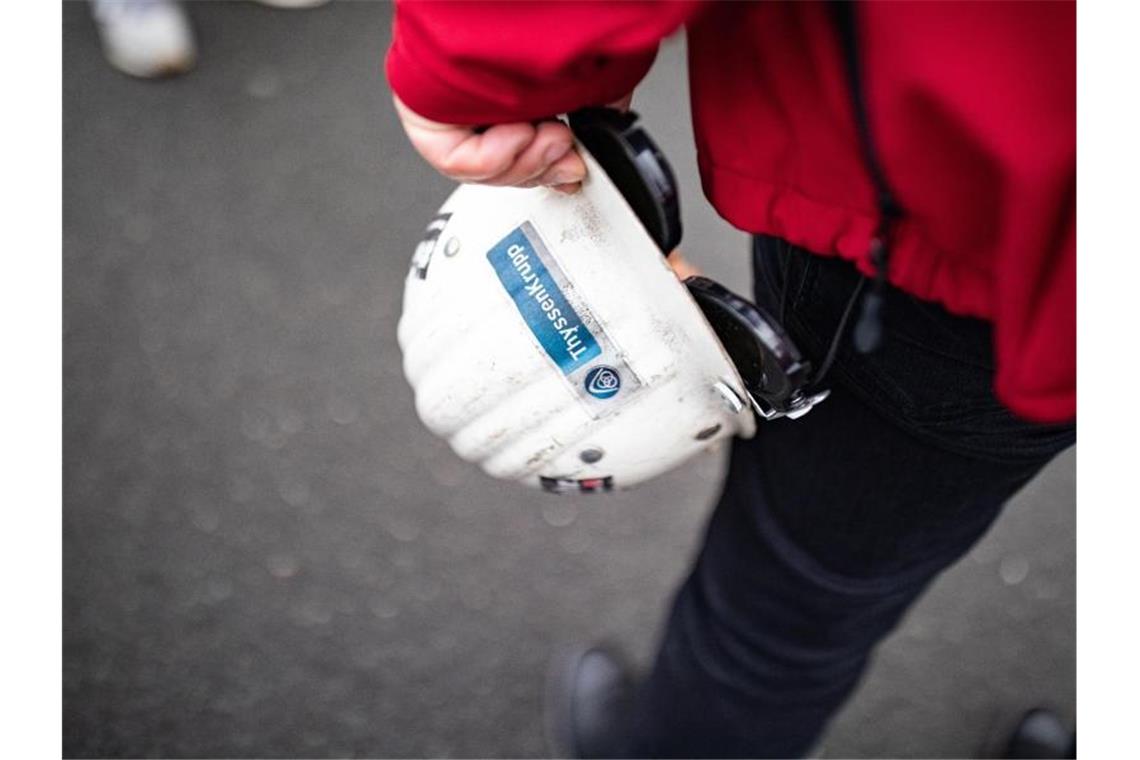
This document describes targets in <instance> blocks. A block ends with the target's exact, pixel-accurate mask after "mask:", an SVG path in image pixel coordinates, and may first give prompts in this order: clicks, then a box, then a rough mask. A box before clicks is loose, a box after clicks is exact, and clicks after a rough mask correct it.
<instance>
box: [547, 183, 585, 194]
mask: <svg viewBox="0 0 1140 760" xmlns="http://www.w3.org/2000/svg"><path fill="white" fill-rule="evenodd" d="M550 189H551V190H557V191H558V192H560V193H564V194H565V195H573V194H574V193H576V192H578V191H579V190H581V189H582V183H581V182H568V183H566V184H565V185H551V186H550Z"/></svg>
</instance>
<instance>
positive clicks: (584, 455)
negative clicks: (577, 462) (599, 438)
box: [578, 449, 606, 464]
mask: <svg viewBox="0 0 1140 760" xmlns="http://www.w3.org/2000/svg"><path fill="white" fill-rule="evenodd" d="M605 455H606V452H604V451H602V450H601V449H583V450H582V451H581V452H580V453H579V454H578V458H579V459H581V460H582V461H583V462H585V463H586V464H594V463H595V462H600V461H601V459H602V457H604V456H605Z"/></svg>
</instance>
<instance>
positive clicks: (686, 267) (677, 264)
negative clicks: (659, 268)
mask: <svg viewBox="0 0 1140 760" xmlns="http://www.w3.org/2000/svg"><path fill="white" fill-rule="evenodd" d="M665 261H666V262H667V263H668V264H669V268H670V269H672V270H673V274H675V275H677V279H678V280H685V279H687V278H689V277H693V276H695V275H699V274H700V273H701V270H699V269H697V268H696V267H695V266H693V265H692V264H690V263H689V261H688V259H686V258H685V257H684V256H682V255H681V249H680V248H675V249H673V252H672V253H670V254H669V255H668V256H667V257H666V258H665Z"/></svg>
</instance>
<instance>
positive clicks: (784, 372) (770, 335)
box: [569, 108, 846, 420]
mask: <svg viewBox="0 0 1140 760" xmlns="http://www.w3.org/2000/svg"><path fill="white" fill-rule="evenodd" d="M637 118H638V116H637V114H636V113H634V112H633V111H626V112H621V111H615V110H613V109H608V108H587V109H583V110H581V111H575V112H574V113H572V114H570V115H569V122H570V127H571V129H573V131H574V135H575V137H577V138H578V140H579V141H580V142H581V143H582V144H583V145H585V146H586V148H587V150H589V151H590V154H591V155H592V156H593V157H594V158H595V159H596V160H597V161H598V163H599V164H600V165H601V166H602V168H603V169H605V171H606V174H607V175H609V177H610V179H611V180H613V182H614V185H616V186H617V188H618V190H619V191H620V192H621V194H622V196H623V197H624V198H625V200H626V202H628V203H629V205H630V207H631V208H632V209H633V211H634V213H635V214H636V215H637V218H638V219H639V220H640V221H641V224H642V226H644V227H645V229H646V231H647V232H648V233H649V235H650V237H652V238H653V240H654V242H655V243H657V246H658V248H660V249H661V252H662V254H664V255H665V256H668V255H669V254H670V253H672V252H673V250H675V249H676V248H677V246H678V245H679V244H680V242H681V212H680V200H679V197H678V192H677V181H676V178H675V176H674V174H673V170H672V168H671V167H670V166H669V162H668V161H667V160H666V159H665V156H664V154H662V152H661V150H660V149H659V148H658V147H657V145H656V144H655V143H654V142H653V140H652V139H651V138H650V137H649V135H648V134H647V133H646V132H645V130H644V129H642V128H641V127H640V126H639V125H638V124H637ZM684 284H685V286H686V287H687V288H688V289H689V293H690V294H691V295H692V296H693V298H694V299H695V300H696V302H697V305H698V306H699V307H700V309H701V311H702V312H703V313H704V315H705V318H706V319H707V320H708V322H709V325H710V326H711V327H712V329H713V332H715V333H716V335H717V337H718V338H719V339H720V342H721V345H722V346H723V347H724V349H725V352H726V353H727V354H728V356H729V358H730V359H731V360H732V362H733V364H734V365H735V366H736V369H737V372H739V373H740V377H741V379H742V380H743V381H744V387H745V389H746V390H747V392H748V397H749V401H750V402H751V406H752V409H753V410H754V411H755V412H756V414H757V415H758V416H759V417H761V418H762V419H765V420H774V419H778V418H780V417H787V418H789V419H797V418H799V417H802V416H803V415H805V414H807V413H808V412H810V411H811V410H812V408H813V407H814V406H815V405H816V404H818V403H819V402H821V401H823V400H824V399H825V398H827V396H828V394H829V393H830V391H828V390H822V389H818V388H813V387H812V386H814V385H816V383H817V382H818V380H819V379H822V377H823V374H824V373H825V372H826V368H827V367H828V366H830V358H831V357H830V356H829V360H825V362H824V365H825V368H824V372H821V373H819V374H818V376H816V375H815V374H813V372H812V366H811V362H810V361H808V360H806V359H804V358H803V355H802V354H801V353H800V350H799V348H798V347H797V346H796V344H795V343H794V342H793V341H792V339H791V337H789V336H788V334H787V332H786V331H785V330H784V328H783V327H782V326H781V325H780V323H779V321H778V320H777V319H775V318H773V317H772V316H771V315H770V314H768V313H767V312H766V311H764V310H763V309H761V308H760V307H759V306H757V305H755V304H753V303H751V302H750V301H748V300H747V299H745V298H742V297H740V296H738V295H736V294H735V293H733V292H732V291H730V290H729V289H728V288H725V287H724V286H722V285H720V284H718V283H716V282H714V281H713V280H710V279H709V278H707V277H699V276H697V277H689V278H687V279H686V280H685V283H684ZM844 321H846V319H845V320H844Z"/></svg>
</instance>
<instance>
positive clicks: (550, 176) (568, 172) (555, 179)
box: [538, 151, 586, 186]
mask: <svg viewBox="0 0 1140 760" xmlns="http://www.w3.org/2000/svg"><path fill="white" fill-rule="evenodd" d="M585 178H586V162H585V161H583V160H582V157H581V156H579V155H578V151H572V152H570V153H567V154H566V155H565V156H563V157H562V158H560V159H559V160H558V161H556V162H555V163H554V164H553V165H551V166H550V168H549V169H547V170H546V171H544V172H543V173H542V175H541V176H539V178H538V184H540V185H550V186H555V185H574V184H578V183H579V182H581V181H582V180H583V179H585Z"/></svg>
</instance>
